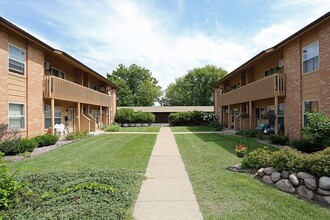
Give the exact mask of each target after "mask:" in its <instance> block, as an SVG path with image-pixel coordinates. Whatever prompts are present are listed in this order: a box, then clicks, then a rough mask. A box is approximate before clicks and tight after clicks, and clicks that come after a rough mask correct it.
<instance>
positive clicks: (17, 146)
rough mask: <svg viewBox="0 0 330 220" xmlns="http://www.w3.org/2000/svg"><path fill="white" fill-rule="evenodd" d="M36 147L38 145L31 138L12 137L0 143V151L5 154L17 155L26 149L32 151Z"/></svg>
mask: <svg viewBox="0 0 330 220" xmlns="http://www.w3.org/2000/svg"><path fill="white" fill-rule="evenodd" d="M36 147H38V144H37V142H36V141H35V140H34V139H33V138H30V139H28V138H23V139H22V138H20V137H19V138H12V139H9V140H5V141H3V142H1V143H0V151H1V152H3V153H4V154H5V155H17V154H20V153H24V152H26V151H28V152H32V151H33V149H34V148H36Z"/></svg>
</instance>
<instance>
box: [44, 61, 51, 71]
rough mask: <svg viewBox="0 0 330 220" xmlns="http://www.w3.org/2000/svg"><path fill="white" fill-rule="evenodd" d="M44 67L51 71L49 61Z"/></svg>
mask: <svg viewBox="0 0 330 220" xmlns="http://www.w3.org/2000/svg"><path fill="white" fill-rule="evenodd" d="M44 67H45V69H46V70H48V71H49V70H50V63H49V62H47V61H45V63H44Z"/></svg>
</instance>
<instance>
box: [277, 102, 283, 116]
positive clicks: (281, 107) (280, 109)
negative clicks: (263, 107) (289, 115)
mask: <svg viewBox="0 0 330 220" xmlns="http://www.w3.org/2000/svg"><path fill="white" fill-rule="evenodd" d="M284 109H285V105H284V103H280V104H279V105H278V116H284Z"/></svg>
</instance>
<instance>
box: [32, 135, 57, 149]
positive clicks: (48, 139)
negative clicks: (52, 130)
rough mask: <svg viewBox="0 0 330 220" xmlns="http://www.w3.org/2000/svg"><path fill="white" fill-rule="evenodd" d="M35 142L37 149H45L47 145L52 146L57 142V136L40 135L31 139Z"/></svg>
mask: <svg viewBox="0 0 330 220" xmlns="http://www.w3.org/2000/svg"><path fill="white" fill-rule="evenodd" d="M33 139H34V140H35V141H36V142H37V144H38V147H45V146H49V145H54V144H55V143H56V142H57V141H58V136H57V135H55V134H42V135H38V136H35V137H33Z"/></svg>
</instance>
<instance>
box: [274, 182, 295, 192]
mask: <svg viewBox="0 0 330 220" xmlns="http://www.w3.org/2000/svg"><path fill="white" fill-rule="evenodd" d="M275 187H276V188H277V189H279V190H281V191H284V192H288V193H293V192H294V191H295V188H294V187H293V186H292V183H291V182H290V180H288V179H281V180H279V181H278V182H277V183H276V184H275Z"/></svg>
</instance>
